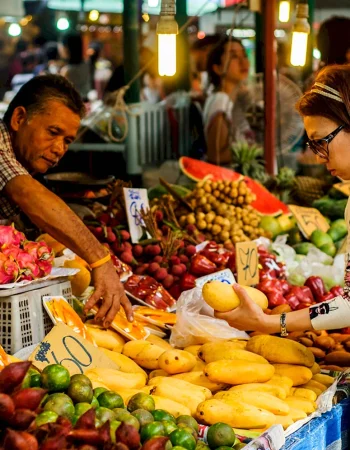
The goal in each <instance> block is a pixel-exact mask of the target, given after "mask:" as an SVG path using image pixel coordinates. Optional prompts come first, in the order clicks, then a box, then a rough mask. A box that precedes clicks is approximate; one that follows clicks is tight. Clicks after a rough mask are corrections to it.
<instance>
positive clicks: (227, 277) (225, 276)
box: [196, 269, 236, 287]
mask: <svg viewBox="0 0 350 450" xmlns="http://www.w3.org/2000/svg"><path fill="white" fill-rule="evenodd" d="M214 280H215V281H221V282H222V283H227V284H235V283H236V280H235V277H234V276H233V273H232V272H231V270H230V269H225V270H220V272H215V273H211V274H210V275H205V276H204V277H200V278H197V280H196V286H197V287H203V286H204V285H205V283H207V282H208V281H214Z"/></svg>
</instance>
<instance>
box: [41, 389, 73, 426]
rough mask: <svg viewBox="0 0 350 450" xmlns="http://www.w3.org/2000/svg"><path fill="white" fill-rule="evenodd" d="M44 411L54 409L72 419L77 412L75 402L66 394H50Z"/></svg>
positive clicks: (60, 414)
mask: <svg viewBox="0 0 350 450" xmlns="http://www.w3.org/2000/svg"><path fill="white" fill-rule="evenodd" d="M44 411H53V412H55V413H57V414H58V415H59V416H62V417H65V418H66V419H69V420H72V419H73V416H74V414H75V409H74V405H73V402H72V400H71V399H70V398H69V397H68V395H66V394H53V395H50V396H49V398H48V400H47V402H46V403H45V406H44Z"/></svg>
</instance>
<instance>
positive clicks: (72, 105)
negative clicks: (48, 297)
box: [0, 75, 132, 327]
mask: <svg viewBox="0 0 350 450" xmlns="http://www.w3.org/2000/svg"><path fill="white" fill-rule="evenodd" d="M84 114H85V107H84V103H83V101H82V99H81V98H80V95H79V94H78V92H77V91H76V90H75V89H74V87H73V86H72V85H71V84H70V82H69V81H67V80H66V79H65V78H63V77H61V76H59V75H44V76H38V77H35V78H33V79H32V80H30V81H29V82H28V83H26V84H25V85H24V86H23V87H22V88H21V89H20V90H19V92H18V93H17V95H16V96H15V97H14V99H13V100H12V102H11V103H10V105H9V107H8V110H7V111H6V113H5V116H4V119H3V121H2V120H0V220H4V219H9V220H10V219H11V218H12V217H14V216H15V215H16V214H17V213H18V212H19V210H22V211H23V212H24V213H25V214H26V215H27V216H28V217H29V218H30V219H31V220H32V222H33V223H34V224H36V225H37V226H38V227H39V228H40V229H42V230H44V231H45V232H46V233H49V234H50V235H51V236H53V237H54V238H55V239H56V240H57V241H59V242H61V243H62V244H64V245H66V246H67V247H68V248H70V249H71V250H72V251H74V252H75V253H76V254H77V255H79V256H80V257H81V258H83V259H84V260H85V261H87V262H88V263H89V264H90V266H91V268H92V280H93V284H94V286H95V292H94V294H93V295H92V296H91V297H90V299H89V301H88V302H87V304H86V307H85V310H86V312H87V311H89V310H90V309H91V308H92V307H93V306H94V305H96V304H97V303H98V304H99V312H98V314H97V315H96V320H98V321H100V322H102V323H103V325H104V326H105V327H108V326H109V325H110V323H111V322H112V320H113V318H114V317H115V315H116V313H117V312H118V311H119V308H120V305H122V306H123V307H124V309H125V311H126V314H127V316H128V319H129V320H130V321H131V320H132V309H131V305H130V302H129V300H128V298H127V297H126V295H125V293H124V289H123V286H122V284H121V282H120V280H119V277H118V275H117V273H116V271H115V268H114V266H113V263H112V261H111V258H110V256H109V254H108V255H106V249H105V248H104V247H103V246H102V245H101V244H100V243H99V242H98V240H97V239H96V238H95V237H94V236H93V235H92V234H91V233H90V231H89V230H88V229H87V228H86V226H85V225H84V224H83V222H82V221H81V220H80V219H79V218H78V217H77V216H76V215H75V214H74V213H73V211H72V210H71V209H70V208H69V207H68V206H67V205H66V204H65V203H64V202H63V201H62V200H61V199H60V198H58V197H57V196H56V195H55V194H53V193H52V192H51V191H49V190H48V189H46V188H45V187H44V186H43V185H42V184H40V183H39V182H38V181H36V180H35V179H34V178H32V175H33V174H35V173H45V172H46V171H47V170H48V169H50V168H52V167H54V166H55V165H56V164H57V163H58V162H59V161H60V159H61V158H62V157H63V156H64V154H65V153H66V152H67V150H68V146H69V144H71V143H72V142H73V141H74V139H75V137H76V135H77V132H78V129H79V126H80V120H81V118H82V117H83V116H84Z"/></svg>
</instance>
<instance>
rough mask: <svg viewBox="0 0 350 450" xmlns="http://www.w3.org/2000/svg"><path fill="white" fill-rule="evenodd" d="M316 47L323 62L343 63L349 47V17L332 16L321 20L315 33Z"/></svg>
mask: <svg viewBox="0 0 350 450" xmlns="http://www.w3.org/2000/svg"><path fill="white" fill-rule="evenodd" d="M317 48H318V49H319V51H320V52H321V61H322V62H323V63H324V64H326V65H328V64H345V63H346V62H347V61H346V52H347V51H348V50H349V49H350V18H348V17H340V16H334V17H331V18H330V19H328V20H326V21H325V22H323V23H322V24H321V26H320V29H319V32H318V35H317Z"/></svg>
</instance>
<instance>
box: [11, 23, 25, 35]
mask: <svg viewBox="0 0 350 450" xmlns="http://www.w3.org/2000/svg"><path fill="white" fill-rule="evenodd" d="M21 32H22V28H21V27H20V26H19V25H18V23H11V25H10V26H9V29H8V34H9V35H10V36H13V37H16V36H19V35H20V34H21Z"/></svg>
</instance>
